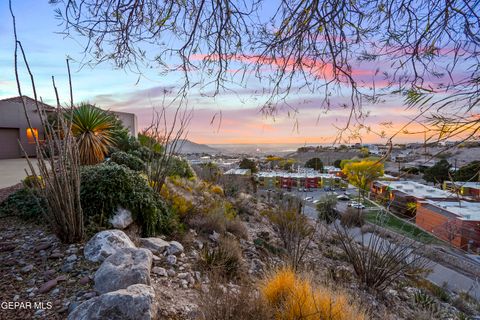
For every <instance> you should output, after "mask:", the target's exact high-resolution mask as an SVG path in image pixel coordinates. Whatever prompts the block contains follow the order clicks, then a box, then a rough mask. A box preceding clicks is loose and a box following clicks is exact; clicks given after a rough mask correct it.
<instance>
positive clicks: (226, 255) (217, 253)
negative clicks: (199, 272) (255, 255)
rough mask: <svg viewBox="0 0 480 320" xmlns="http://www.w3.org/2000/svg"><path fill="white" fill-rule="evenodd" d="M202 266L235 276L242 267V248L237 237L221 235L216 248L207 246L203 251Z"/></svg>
mask: <svg viewBox="0 0 480 320" xmlns="http://www.w3.org/2000/svg"><path fill="white" fill-rule="evenodd" d="M200 264H201V266H202V267H203V268H204V269H205V270H207V271H209V272H213V273H215V274H218V275H221V276H225V277H227V278H230V279H231V278H233V277H235V276H237V275H238V272H239V271H240V269H241V267H242V250H241V248H240V245H239V244H238V242H237V241H236V240H235V239H232V238H229V237H221V238H220V239H219V243H218V246H217V247H215V248H208V247H205V248H204V249H203V250H202V253H201V259H200Z"/></svg>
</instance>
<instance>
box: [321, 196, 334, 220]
mask: <svg viewBox="0 0 480 320" xmlns="http://www.w3.org/2000/svg"><path fill="white" fill-rule="evenodd" d="M336 205H337V198H336V197H335V196H325V197H324V198H323V199H321V200H320V202H319V203H317V213H318V219H320V220H321V221H324V222H325V223H327V224H330V223H332V222H334V221H335V220H336V219H337V215H338V214H337V209H336V208H335V206H336Z"/></svg>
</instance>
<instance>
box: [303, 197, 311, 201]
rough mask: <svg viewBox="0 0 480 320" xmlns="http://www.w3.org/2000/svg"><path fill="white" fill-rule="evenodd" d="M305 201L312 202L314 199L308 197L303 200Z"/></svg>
mask: <svg viewBox="0 0 480 320" xmlns="http://www.w3.org/2000/svg"><path fill="white" fill-rule="evenodd" d="M303 200H305V201H310V200H313V197H306V198H305V199H303Z"/></svg>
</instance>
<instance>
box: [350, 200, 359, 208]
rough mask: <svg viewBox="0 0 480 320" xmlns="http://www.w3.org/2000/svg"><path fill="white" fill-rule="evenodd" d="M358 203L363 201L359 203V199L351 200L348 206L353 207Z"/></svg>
mask: <svg viewBox="0 0 480 320" xmlns="http://www.w3.org/2000/svg"><path fill="white" fill-rule="evenodd" d="M357 204H361V203H359V202H357V201H350V202H349V203H348V206H349V207H353V206H354V205H357Z"/></svg>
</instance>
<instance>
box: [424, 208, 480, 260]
mask: <svg viewBox="0 0 480 320" xmlns="http://www.w3.org/2000/svg"><path fill="white" fill-rule="evenodd" d="M415 222H416V224H417V225H418V226H419V227H421V228H422V229H424V230H425V231H428V232H430V233H432V234H434V235H435V236H437V237H439V238H441V239H443V240H445V241H448V242H449V243H451V244H452V245H454V246H456V247H458V248H460V249H463V250H466V251H475V252H478V251H479V248H480V202H467V201H432V200H424V201H419V202H417V215H416V218H415Z"/></svg>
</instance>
